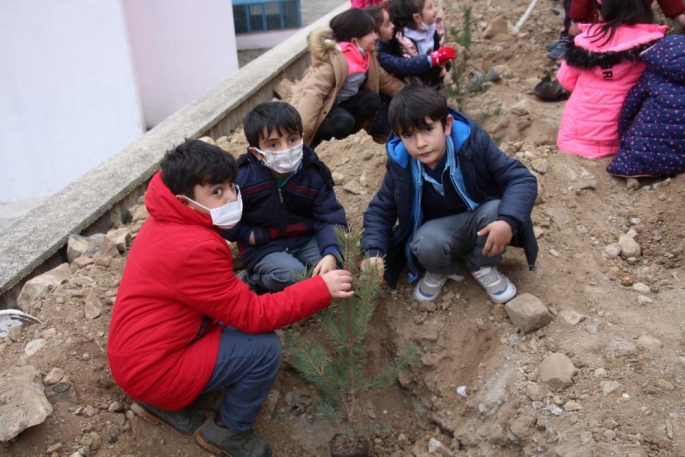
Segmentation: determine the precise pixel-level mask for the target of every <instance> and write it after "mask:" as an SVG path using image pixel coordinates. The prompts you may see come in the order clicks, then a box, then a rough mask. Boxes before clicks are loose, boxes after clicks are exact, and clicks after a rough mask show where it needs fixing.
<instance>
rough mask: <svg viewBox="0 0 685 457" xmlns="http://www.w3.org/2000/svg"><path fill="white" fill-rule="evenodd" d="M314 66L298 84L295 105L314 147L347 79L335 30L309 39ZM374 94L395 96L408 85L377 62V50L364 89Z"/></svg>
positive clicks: (306, 135)
mask: <svg viewBox="0 0 685 457" xmlns="http://www.w3.org/2000/svg"><path fill="white" fill-rule="evenodd" d="M309 51H310V53H311V56H312V66H311V67H309V69H307V72H306V73H305V75H304V77H303V78H302V80H301V81H300V82H298V83H297V84H296V85H295V88H294V89H293V96H292V100H291V103H292V105H293V106H294V107H295V109H297V111H298V112H299V113H300V116H301V117H302V124H303V126H304V143H305V144H306V145H310V144H311V142H312V140H313V139H314V135H316V131H317V130H318V128H319V126H320V125H321V122H323V120H324V118H325V117H326V116H327V115H328V113H329V112H330V111H331V108H333V106H334V105H335V99H336V97H337V96H338V93H339V92H340V90H341V89H342V87H343V85H344V84H345V80H346V79H347V73H348V66H347V59H346V58H345V55H344V54H343V53H342V52H341V50H340V48H339V47H338V44H337V43H336V42H335V40H334V39H333V32H332V31H331V30H326V29H324V30H316V31H314V32H312V33H311V35H310V36H309ZM362 87H363V88H364V89H367V90H370V91H373V92H376V93H378V92H382V93H384V94H386V95H389V96H391V97H392V96H393V95H395V93H396V92H397V91H399V90H400V89H402V87H404V83H403V82H402V81H400V80H399V79H397V78H395V77H394V76H391V75H389V74H388V73H386V71H385V70H383V69H382V68H381V66H380V65H379V63H378V60H377V59H376V53H375V51H374V52H373V53H372V54H371V56H370V59H369V70H368V72H367V76H366V81H365V82H364V85H363V86H362Z"/></svg>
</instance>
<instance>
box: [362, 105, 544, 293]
mask: <svg viewBox="0 0 685 457" xmlns="http://www.w3.org/2000/svg"><path fill="white" fill-rule="evenodd" d="M449 113H450V115H452V117H453V118H454V122H453V124H452V132H451V135H450V136H449V137H448V138H447V139H446V141H447V152H446V154H447V165H446V168H449V177H450V179H451V181H452V184H453V185H454V188H455V190H456V191H457V193H458V194H459V195H460V196H461V198H462V200H464V202H465V203H466V205H467V206H468V208H469V210H470V211H473V210H475V209H476V208H478V206H480V205H481V204H483V203H485V202H488V201H490V200H496V199H500V200H501V202H500V204H499V209H498V213H499V217H498V219H500V220H505V221H507V222H508V223H509V224H510V225H512V228H513V229H514V237H513V238H512V242H511V245H513V246H517V247H522V248H523V249H524V251H525V253H526V259H527V262H528V267H529V268H530V269H531V270H535V260H536V258H537V253H538V245H537V241H536V239H535V234H534V233H533V225H532V222H531V220H530V214H531V212H532V210H533V205H534V204H535V199H536V198H537V179H536V178H535V176H533V174H532V173H531V172H530V171H529V170H528V169H527V168H526V166H525V165H523V164H522V163H521V162H519V161H518V160H516V159H513V158H511V157H508V156H507V155H505V154H504V153H503V152H502V151H500V150H499V148H498V147H497V146H496V145H495V143H494V142H493V141H492V139H491V138H490V136H489V135H488V134H487V133H486V132H485V131H484V130H483V129H482V128H481V127H480V126H479V125H478V124H477V123H476V122H475V121H474V120H473V119H470V118H468V117H466V116H464V115H463V114H461V113H458V112H456V111H454V110H450V111H449ZM386 149H387V153H388V162H387V164H386V173H385V177H384V178H383V183H382V184H381V188H380V189H379V190H378V192H377V193H376V195H375V196H374V198H373V199H372V200H371V203H370V204H369V207H368V209H367V210H366V212H365V213H364V234H363V236H362V240H361V245H362V251H364V252H366V253H367V254H368V255H369V256H372V257H373V256H385V257H386V267H387V271H386V274H385V280H386V281H387V282H388V284H390V286H392V287H395V286H396V285H397V279H398V277H399V273H400V270H401V269H402V267H403V266H404V265H405V263H407V264H408V267H409V281H410V282H414V281H415V280H416V279H418V276H419V274H420V272H421V270H422V267H421V266H420V264H418V262H416V260H415V259H414V258H413V256H412V255H410V253H409V245H410V243H411V240H412V238H413V236H414V233H416V230H417V229H418V228H419V227H420V226H421V224H422V223H423V214H422V210H421V193H422V190H423V177H422V172H421V164H420V162H419V161H417V160H416V159H414V158H412V157H411V156H410V155H409V152H408V151H407V150H406V148H405V147H404V145H403V144H402V141H401V140H400V139H399V138H398V137H396V136H392V137H391V138H390V140H388V144H387V146H386ZM396 222H398V224H397V225H396Z"/></svg>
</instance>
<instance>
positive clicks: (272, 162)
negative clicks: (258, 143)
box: [254, 141, 304, 173]
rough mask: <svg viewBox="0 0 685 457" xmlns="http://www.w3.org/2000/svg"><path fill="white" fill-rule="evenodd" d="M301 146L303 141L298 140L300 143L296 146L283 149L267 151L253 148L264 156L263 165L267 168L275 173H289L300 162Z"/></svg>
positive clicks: (295, 168)
mask: <svg viewBox="0 0 685 457" xmlns="http://www.w3.org/2000/svg"><path fill="white" fill-rule="evenodd" d="M303 147H304V141H300V144H298V145H297V146H294V147H292V148H290V149H285V150H283V151H272V152H269V151H262V150H261V149H257V148H254V149H255V151H257V152H258V153H260V154H261V155H262V156H263V157H264V159H263V160H264V165H265V166H266V167H267V168H269V169H271V170H273V171H275V172H276V173H291V172H293V171H295V170H297V167H299V166H300V162H302V148H303Z"/></svg>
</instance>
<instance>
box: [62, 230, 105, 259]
mask: <svg viewBox="0 0 685 457" xmlns="http://www.w3.org/2000/svg"><path fill="white" fill-rule="evenodd" d="M105 238H106V236H105V234H104V233H96V234H95V235H91V236H88V237H86V236H81V235H69V238H68V239H67V259H69V263H71V262H73V261H74V259H77V258H78V257H93V256H94V255H95V254H97V253H98V252H100V251H101V250H102V245H103V244H104V242H105Z"/></svg>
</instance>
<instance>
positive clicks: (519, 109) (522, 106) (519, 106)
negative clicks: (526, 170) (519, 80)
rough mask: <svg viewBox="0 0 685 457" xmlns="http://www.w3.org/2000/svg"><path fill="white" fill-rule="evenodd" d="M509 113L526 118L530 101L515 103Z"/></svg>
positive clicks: (530, 108) (530, 109) (530, 106)
mask: <svg viewBox="0 0 685 457" xmlns="http://www.w3.org/2000/svg"><path fill="white" fill-rule="evenodd" d="M509 111H511V113H512V114H515V115H516V116H527V115H529V114H530V112H531V111H532V105H531V103H530V100H528V99H527V98H524V99H522V100H519V101H518V102H516V104H514V106H512V107H511V109H510V110H509ZM536 171H537V170H536Z"/></svg>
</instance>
